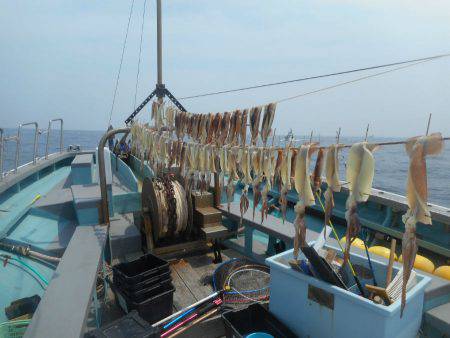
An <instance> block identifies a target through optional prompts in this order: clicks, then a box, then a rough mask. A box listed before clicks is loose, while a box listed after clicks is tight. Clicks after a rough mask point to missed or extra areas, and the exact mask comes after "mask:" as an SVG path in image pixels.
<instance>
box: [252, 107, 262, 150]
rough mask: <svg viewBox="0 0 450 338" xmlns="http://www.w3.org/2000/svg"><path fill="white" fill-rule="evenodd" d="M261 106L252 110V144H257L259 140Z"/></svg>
mask: <svg viewBox="0 0 450 338" xmlns="http://www.w3.org/2000/svg"><path fill="white" fill-rule="evenodd" d="M261 110H262V108H261V107H253V108H252V109H251V110H250V131H251V136H252V139H251V141H252V145H254V146H255V145H256V141H257V140H258V132H259V122H260V119H261Z"/></svg>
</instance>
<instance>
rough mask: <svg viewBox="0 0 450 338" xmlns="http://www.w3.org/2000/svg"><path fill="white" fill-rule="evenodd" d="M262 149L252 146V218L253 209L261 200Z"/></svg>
mask: <svg viewBox="0 0 450 338" xmlns="http://www.w3.org/2000/svg"><path fill="white" fill-rule="evenodd" d="M263 149H264V148H254V150H253V151H252V153H251V162H252V169H253V181H252V189H253V220H254V219H255V210H256V207H257V206H258V204H259V201H260V200H261V187H260V185H261V181H262V178H263V175H262V157H263Z"/></svg>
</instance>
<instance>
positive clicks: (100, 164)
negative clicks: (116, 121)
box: [97, 128, 130, 227]
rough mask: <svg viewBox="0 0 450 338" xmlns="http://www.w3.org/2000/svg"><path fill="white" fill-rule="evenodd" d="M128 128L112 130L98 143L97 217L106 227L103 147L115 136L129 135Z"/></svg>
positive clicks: (107, 212) (106, 192) (107, 209)
mask: <svg viewBox="0 0 450 338" xmlns="http://www.w3.org/2000/svg"><path fill="white" fill-rule="evenodd" d="M129 132H130V128H119V129H112V130H110V131H108V132H106V133H105V134H104V135H103V136H102V138H101V139H100V142H99V143H98V159H97V162H98V176H99V183H100V195H101V210H100V211H101V215H99V216H100V217H99V219H100V222H99V223H100V224H106V225H107V226H108V227H109V225H110V223H109V206H108V191H107V189H106V172H105V145H106V142H107V141H108V139H109V138H110V137H112V136H114V135H116V134H120V133H129Z"/></svg>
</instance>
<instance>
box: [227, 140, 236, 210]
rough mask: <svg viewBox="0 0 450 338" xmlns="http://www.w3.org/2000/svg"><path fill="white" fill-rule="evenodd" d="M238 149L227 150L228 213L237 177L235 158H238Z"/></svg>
mask: <svg viewBox="0 0 450 338" xmlns="http://www.w3.org/2000/svg"><path fill="white" fill-rule="evenodd" d="M237 153H238V148H237V147H231V148H228V161H227V164H228V173H229V175H228V183H227V189H226V190H227V209H228V212H230V204H231V202H232V200H233V195H234V189H235V182H234V181H235V180H236V175H237V168H236V163H237V156H238V154H237Z"/></svg>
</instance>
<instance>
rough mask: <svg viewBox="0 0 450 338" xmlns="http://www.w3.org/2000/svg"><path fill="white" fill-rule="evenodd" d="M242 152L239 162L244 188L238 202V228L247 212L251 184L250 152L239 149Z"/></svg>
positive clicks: (246, 149) (245, 148) (245, 149)
mask: <svg viewBox="0 0 450 338" xmlns="http://www.w3.org/2000/svg"><path fill="white" fill-rule="evenodd" d="M241 151H242V160H241V171H242V175H243V178H242V183H243V184H244V188H243V189H242V194H241V199H240V202H239V210H240V212H241V218H240V220H239V227H241V226H242V219H243V217H244V214H245V213H246V212H247V210H248V207H249V204H250V203H249V200H248V196H247V193H248V186H249V184H251V183H252V176H251V174H250V170H251V169H250V150H249V149H248V148H247V147H244V148H242V149H241Z"/></svg>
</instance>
